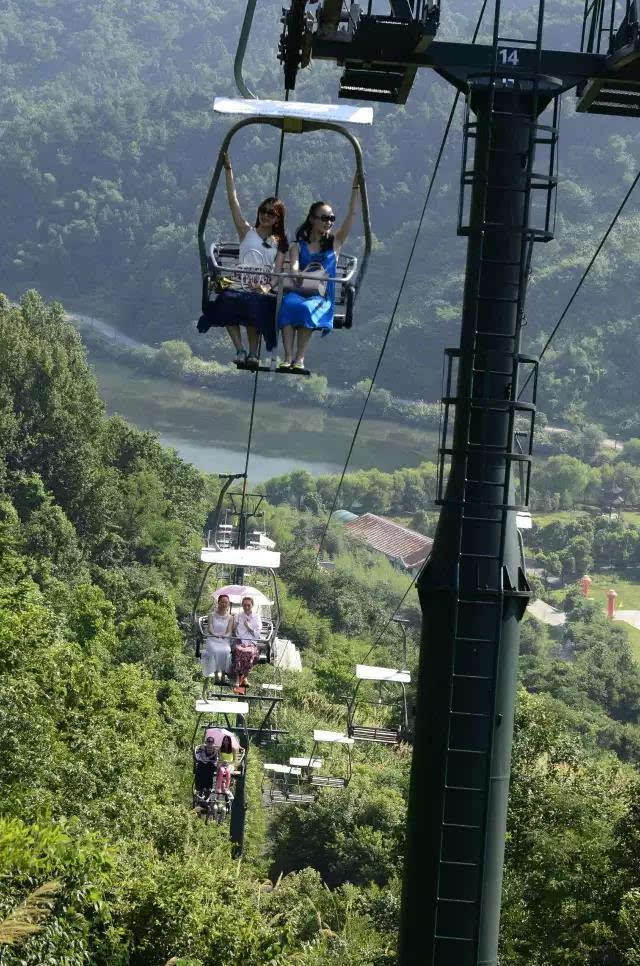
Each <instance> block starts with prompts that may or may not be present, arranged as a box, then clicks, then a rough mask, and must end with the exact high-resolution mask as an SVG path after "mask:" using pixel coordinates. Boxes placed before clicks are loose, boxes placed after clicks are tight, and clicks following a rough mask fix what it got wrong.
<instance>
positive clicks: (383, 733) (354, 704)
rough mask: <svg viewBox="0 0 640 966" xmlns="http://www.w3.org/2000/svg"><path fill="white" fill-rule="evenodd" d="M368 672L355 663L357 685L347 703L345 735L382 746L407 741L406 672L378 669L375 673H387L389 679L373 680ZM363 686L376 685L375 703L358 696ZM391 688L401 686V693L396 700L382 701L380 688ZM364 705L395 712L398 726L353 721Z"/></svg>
mask: <svg viewBox="0 0 640 966" xmlns="http://www.w3.org/2000/svg"><path fill="white" fill-rule="evenodd" d="M360 668H362V669H363V673H362V674H361V675H360V674H358V669H360ZM367 669H368V667H367V665H361V664H358V665H357V666H356V677H357V684H356V686H355V689H354V692H353V695H352V697H351V699H350V701H349V702H348V703H347V734H348V735H349V737H350V738H353V739H354V740H356V741H366V742H371V743H375V744H382V745H398V744H400V742H402V741H404V740H406V739H407V737H408V735H409V709H408V705H407V689H406V685H407V684H408V683H410V675H409V673H408V672H407V671H397V670H395V669H394V668H379V669H377V670H381V671H388V672H389V676H388V677H386V678H385V677H382V676H380V677H374V676H372V675H368V676H367V674H366V673H364V672H366V670H367ZM372 670H373V668H372ZM363 683H364V684H365V685H367V684H368V685H375V684H377V685H378V688H379V695H380V697H379V699H378V700H377V701H375V700H371V699H368V698H365V699H363V698H362V697H361V696H360V697H359V691H360V688H361V685H362V684H363ZM390 685H400V688H401V689H402V690H401V694H400V696H399V698H392V699H388V698H386V699H383V697H382V691H383V688H385V687H389V686H390ZM363 705H366V706H376V707H381V706H382V707H385V708H393V709H398V710H399V715H397V717H399V719H400V722H399V725H398V726H397V727H395V728H392V727H388V726H386V725H366V724H358V723H357V721H356V716H357V711H358V708H361V707H362V706H363Z"/></svg>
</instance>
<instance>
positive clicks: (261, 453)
mask: <svg viewBox="0 0 640 966" xmlns="http://www.w3.org/2000/svg"><path fill="white" fill-rule="evenodd" d="M91 363H92V366H93V369H94V371H95V374H96V378H97V380H98V384H99V388H100V393H101V395H102V398H103V399H104V401H105V404H106V406H107V410H108V412H109V413H116V412H117V413H120V414H121V415H122V416H123V417H124V418H125V419H126V420H127V421H128V422H131V423H134V424H135V425H136V426H139V427H140V428H141V429H149V430H152V431H153V432H155V433H157V434H158V436H159V438H160V440H161V442H162V443H164V444H166V445H168V446H173V447H174V448H175V449H176V450H177V451H178V453H179V454H180V456H181V457H182V458H183V459H185V460H188V461H189V462H190V463H193V464H194V466H197V467H198V468H199V469H202V470H206V471H208V472H213V473H228V472H242V471H243V470H244V459H245V456H244V454H245V447H246V443H247V433H248V428H249V416H250V409H251V407H250V404H249V400H248V397H247V399H246V400H241V399H231V398H228V397H226V396H222V395H216V394H215V393H212V392H211V391H210V390H208V389H197V388H192V387H188V386H185V385H184V384H183V383H181V382H177V381H173V380H171V379H166V378H163V377H159V376H147V375H144V374H141V373H140V372H136V371H134V370H133V369H130V368H129V367H127V366H125V365H122V364H121V363H119V362H114V361H112V360H108V361H107V360H104V359H92V360H91ZM270 378H277V377H274V376H271V377H270ZM249 388H250V387H249V385H248V384H247V392H249ZM355 424H356V419H355V418H354V417H350V416H349V417H347V416H336V415H333V414H328V413H326V412H324V411H323V410H322V409H320V408H317V407H316V408H313V407H309V406H304V407H303V406H300V407H295V406H291V407H287V406H285V405H282V404H280V403H276V402H268V403H266V402H263V403H260V402H259V403H258V406H257V408H256V416H255V421H254V432H253V445H252V455H251V460H250V463H249V476H250V478H251V479H252V480H254V481H255V482H261V481H262V480H265V479H268V478H269V477H270V476H274V475H278V474H280V473H285V472H288V471H289V470H292V469H307V470H308V471H309V472H310V473H312V474H313V475H314V476H317V475H320V474H323V473H335V472H339V471H340V470H341V469H342V466H343V464H344V460H345V458H346V454H347V450H348V448H349V443H350V441H351V437H352V434H353V431H354V429H355ZM436 445H437V442H436V434H435V433H433V432H426V431H423V430H417V429H412V428H410V427H408V426H404V425H402V424H400V423H394V422H390V421H387V420H380V419H365V421H364V422H363V425H362V427H361V429H360V433H359V436H358V441H357V443H356V446H355V448H354V451H353V455H352V457H351V462H350V464H349V468H350V470H351V471H355V470H359V469H371V468H373V467H377V468H378V469H381V470H384V471H386V472H389V471H391V470H394V469H398V468H399V467H403V466H417V465H418V463H420V462H421V461H422V460H426V459H431V460H433V459H434V457H435V451H436Z"/></svg>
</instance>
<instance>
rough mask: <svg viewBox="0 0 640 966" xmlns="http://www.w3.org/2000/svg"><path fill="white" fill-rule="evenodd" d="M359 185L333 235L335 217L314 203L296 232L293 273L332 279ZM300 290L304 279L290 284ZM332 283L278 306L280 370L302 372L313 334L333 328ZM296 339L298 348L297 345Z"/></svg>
mask: <svg viewBox="0 0 640 966" xmlns="http://www.w3.org/2000/svg"><path fill="white" fill-rule="evenodd" d="M359 188H360V185H359V182H358V179H357V177H356V178H354V181H353V186H352V189H351V198H350V201H349V210H348V211H347V216H346V218H345V220H344V221H343V223H342V225H341V226H340V228H338V230H337V231H336V232H335V234H334V233H333V231H332V229H333V225H334V222H335V220H336V216H335V215H334V213H333V209H332V207H331V205H330V204H329V203H328V202H326V201H315V202H314V203H313V204H312V205H311V207H310V208H309V212H308V214H307V217H306V219H305V221H304V223H303V224H302V225H300V227H299V228H298V230H297V232H296V240H295V242H293V244H292V245H291V249H290V254H289V258H290V264H291V271H292V272H304V271H306V270H307V269H308V270H309V271H314V270H315V269H316V268H322V269H323V270H324V272H325V273H326V275H327V276H328V277H329V278H335V275H336V267H337V262H338V255H339V254H340V250H341V249H342V246H343V245H344V243H345V241H346V239H347V236H348V234H349V232H350V231H351V226H352V225H353V219H354V217H355V213H356V208H357V206H358V192H359ZM296 283H297V285H298V287H299V288H300V289H302V288H303V284H304V280H303V279H294V281H293V284H296ZM334 302H335V283H334V282H328V283H327V286H326V291H325V292H324V293H323V294H311V295H306V296H305V294H304V292H302V291H301V292H296V291H292V292H287V293H286V294H285V295H284V297H283V299H282V304H281V306H280V312H279V315H278V328H279V329H280V330H281V331H282V342H283V345H284V362H283V363H282V368H283V369H292V370H299V369H304V368H305V365H304V356H305V351H306V348H307V345H308V344H309V339H310V338H311V335H312V333H313V332H315V331H317V330H319V331H320V332H322V334H323V335H326V334H327V332H330V331H331V329H332V328H333V312H334ZM296 337H297V345H296Z"/></svg>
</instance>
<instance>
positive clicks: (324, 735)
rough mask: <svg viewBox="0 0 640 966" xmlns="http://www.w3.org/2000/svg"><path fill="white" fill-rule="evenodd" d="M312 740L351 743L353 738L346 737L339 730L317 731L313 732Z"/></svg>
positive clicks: (341, 743)
mask: <svg viewBox="0 0 640 966" xmlns="http://www.w3.org/2000/svg"><path fill="white" fill-rule="evenodd" d="M313 740H314V741H328V742H333V743H334V744H337V745H352V744H353V738H348V737H347V736H346V735H343V734H342V732H341V731H317V730H315V731H314V732H313Z"/></svg>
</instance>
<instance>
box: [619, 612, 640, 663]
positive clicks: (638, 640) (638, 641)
mask: <svg viewBox="0 0 640 966" xmlns="http://www.w3.org/2000/svg"><path fill="white" fill-rule="evenodd" d="M620 624H621V625H622V627H624V629H625V631H626V632H627V634H628V636H629V640H630V641H631V649H632V651H633V656H634V658H635V660H636V662H637V663H638V664H640V630H638V628H637V627H632V626H631V624H627V623H626V622H625V621H620Z"/></svg>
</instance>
